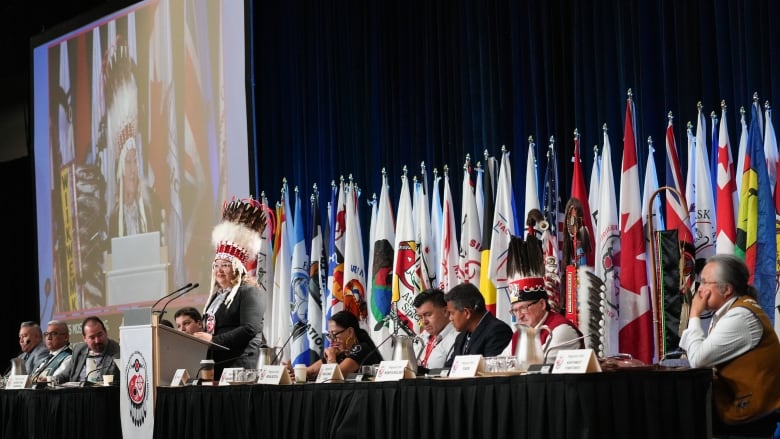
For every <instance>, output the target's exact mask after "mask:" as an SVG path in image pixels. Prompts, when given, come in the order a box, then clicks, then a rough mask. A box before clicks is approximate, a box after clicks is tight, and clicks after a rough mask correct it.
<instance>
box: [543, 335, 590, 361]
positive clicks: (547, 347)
mask: <svg viewBox="0 0 780 439" xmlns="http://www.w3.org/2000/svg"><path fill="white" fill-rule="evenodd" d="M584 338H585V336H584V335H582V336H580V337H577V338H572V339H570V340H566V341H562V342H560V343H556V344H554V345H552V346H550V343H551V342H552V335H550V339H549V340H548V341H547V343H545V346H544V349H543V350H544V358H542V364H547V357H548V356H549V355H550V352H551V351H552V350H553V349H558V348H560V347H563V346H566V345H569V344H571V343H573V342H575V341H578V340H583V339H584Z"/></svg>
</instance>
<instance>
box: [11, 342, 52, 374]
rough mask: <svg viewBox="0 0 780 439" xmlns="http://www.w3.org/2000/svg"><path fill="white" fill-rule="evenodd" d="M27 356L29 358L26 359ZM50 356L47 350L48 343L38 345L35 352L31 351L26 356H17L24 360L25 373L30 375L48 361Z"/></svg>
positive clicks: (22, 354) (23, 354) (34, 349)
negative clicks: (44, 361)
mask: <svg viewBox="0 0 780 439" xmlns="http://www.w3.org/2000/svg"><path fill="white" fill-rule="evenodd" d="M25 356H26V357H27V358H25ZM48 356H49V350H48V349H46V343H44V342H43V341H41V342H40V343H38V345H37V346H35V348H33V350H31V351H30V353H29V354H25V353H24V352H22V353H21V354H19V355H18V356H17V358H21V359H23V360H24V371H25V372H26V373H28V374H32V373H33V371H34V370H35V368H36V367H38V365H39V364H41V362H43V360H45V359H46V357H48Z"/></svg>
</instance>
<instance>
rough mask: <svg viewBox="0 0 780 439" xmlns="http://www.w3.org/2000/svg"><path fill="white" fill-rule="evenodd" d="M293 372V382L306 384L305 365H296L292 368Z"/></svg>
mask: <svg viewBox="0 0 780 439" xmlns="http://www.w3.org/2000/svg"><path fill="white" fill-rule="evenodd" d="M293 370H294V371H295V382H296V383H305V382H306V365H305V364H296V365H295V367H294V368H293Z"/></svg>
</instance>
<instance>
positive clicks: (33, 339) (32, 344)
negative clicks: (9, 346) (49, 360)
mask: <svg viewBox="0 0 780 439" xmlns="http://www.w3.org/2000/svg"><path fill="white" fill-rule="evenodd" d="M19 346H20V347H21V348H22V353H21V354H19V355H18V358H21V359H22V360H23V361H24V371H25V373H28V374H29V373H32V372H33V371H34V370H35V368H36V367H38V365H39V364H41V363H42V362H43V361H44V360H45V359H46V357H47V356H48V355H49V350H48V349H47V348H46V343H44V342H43V333H42V332H41V327H40V325H38V324H37V323H35V322H22V324H21V326H20V327H19Z"/></svg>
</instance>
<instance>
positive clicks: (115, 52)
mask: <svg viewBox="0 0 780 439" xmlns="http://www.w3.org/2000/svg"><path fill="white" fill-rule="evenodd" d="M135 69H136V66H135V61H134V60H133V58H132V56H131V51H130V47H129V46H128V43H127V41H125V39H124V38H123V37H122V36H121V35H117V37H116V39H115V41H114V43H113V44H112V45H111V46H110V47H109V48H108V49H107V50H106V53H105V58H104V60H103V66H102V75H103V84H102V85H103V87H102V89H101V90H102V93H103V95H104V96H105V106H106V107H105V119H104V122H105V126H104V127H103V129H104V130H105V137H106V148H107V150H108V153H107V154H108V157H117V160H116V169H115V170H114V172H115V175H114V178H115V179H116V188H117V192H116V193H117V198H116V200H114V201H115V202H116V204H117V207H118V212H119V214H118V215H117V219H118V221H119V223H118V225H117V227H118V232H119V236H124V235H126V234H127V232H126V231H125V224H124V221H125V218H124V203H123V202H122V197H123V196H124V195H123V194H124V185H125V162H126V161H127V160H128V155H129V154H130V153H131V152H135V156H130V157H131V159H132V157H135V159H134V160H135V161H136V166H139V164H138V157H139V156H140V151H139V150H138V147H139V145H136V141H137V140H138V139H137V137H138V85H137V84H136V80H135ZM98 92H99V93H100V90H99V91H98ZM109 160H110V159H109ZM139 174H140V171H139ZM137 197H138V200H136V201H137V202H138V209H139V212H138V217H139V218H138V219H139V221H140V232H142V233H144V232H147V231H148V230H147V228H148V221H147V213H146V212H145V207H144V203H143V200H142V188H141V187H139V188H138V193H137Z"/></svg>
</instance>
